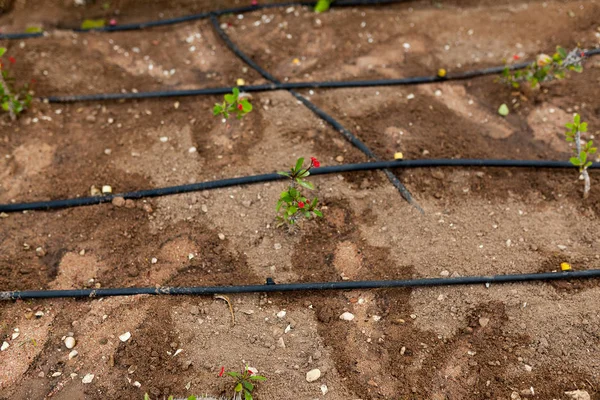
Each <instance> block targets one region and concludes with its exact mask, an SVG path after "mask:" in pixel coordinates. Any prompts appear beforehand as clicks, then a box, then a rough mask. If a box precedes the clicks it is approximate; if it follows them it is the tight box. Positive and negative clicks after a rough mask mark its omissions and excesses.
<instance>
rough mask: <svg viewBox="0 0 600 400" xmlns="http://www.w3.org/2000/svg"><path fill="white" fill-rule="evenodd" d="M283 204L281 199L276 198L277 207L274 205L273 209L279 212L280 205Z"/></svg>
mask: <svg viewBox="0 0 600 400" xmlns="http://www.w3.org/2000/svg"><path fill="white" fill-rule="evenodd" d="M282 204H283V200H278V201H277V207H275V211H276V212H279V210H280V209H281V206H282Z"/></svg>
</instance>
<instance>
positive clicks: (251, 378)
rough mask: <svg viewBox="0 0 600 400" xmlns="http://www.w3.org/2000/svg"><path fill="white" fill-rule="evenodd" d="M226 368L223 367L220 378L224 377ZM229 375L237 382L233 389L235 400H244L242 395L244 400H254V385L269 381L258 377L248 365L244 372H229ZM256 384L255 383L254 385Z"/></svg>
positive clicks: (260, 376)
mask: <svg viewBox="0 0 600 400" xmlns="http://www.w3.org/2000/svg"><path fill="white" fill-rule="evenodd" d="M224 372H225V367H221V372H220V373H219V376H223V373H224ZM227 375H229V376H231V377H232V378H233V379H234V380H235V382H234V385H235V386H234V387H233V400H242V394H243V399H244V400H252V399H253V397H252V392H253V391H254V385H256V382H264V381H266V380H267V378H265V377H264V376H262V375H256V374H255V373H253V372H252V371H251V370H250V369H248V366H247V365H246V366H245V367H244V370H243V371H242V372H241V373H240V372H235V371H234V372H227ZM253 382H254V383H253Z"/></svg>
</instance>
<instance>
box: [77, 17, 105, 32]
mask: <svg viewBox="0 0 600 400" xmlns="http://www.w3.org/2000/svg"><path fill="white" fill-rule="evenodd" d="M105 24H106V21H105V20H104V19H86V20H84V21H83V22H82V23H81V29H84V30H89V29H98V28H103V27H104V25H105Z"/></svg>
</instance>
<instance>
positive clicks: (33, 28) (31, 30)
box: [25, 26, 42, 33]
mask: <svg viewBox="0 0 600 400" xmlns="http://www.w3.org/2000/svg"><path fill="white" fill-rule="evenodd" d="M41 31H42V28H40V27H39V26H28V27H27V29H25V32H26V33H40V32H41Z"/></svg>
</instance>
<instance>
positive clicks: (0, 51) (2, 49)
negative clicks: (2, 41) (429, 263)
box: [0, 47, 6, 57]
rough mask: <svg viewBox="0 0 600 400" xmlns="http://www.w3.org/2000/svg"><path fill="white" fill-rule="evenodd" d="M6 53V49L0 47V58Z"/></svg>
mask: <svg viewBox="0 0 600 400" xmlns="http://www.w3.org/2000/svg"><path fill="white" fill-rule="evenodd" d="M4 53H6V47H0V57H2V56H3V55H4Z"/></svg>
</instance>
